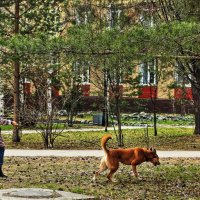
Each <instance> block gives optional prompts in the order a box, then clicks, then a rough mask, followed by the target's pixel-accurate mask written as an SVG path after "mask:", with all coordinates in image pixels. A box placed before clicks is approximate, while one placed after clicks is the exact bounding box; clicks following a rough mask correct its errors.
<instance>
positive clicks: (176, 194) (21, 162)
mask: <svg viewBox="0 0 200 200" xmlns="http://www.w3.org/2000/svg"><path fill="white" fill-rule="evenodd" d="M99 162H100V158H93V157H86V158H56V157H49V158H48V157H46V158H45V157H34V158H30V157H29V158H22V157H6V159H5V165H4V171H5V173H6V174H7V175H8V176H9V178H8V179H6V180H4V179H1V180H0V188H1V189H6V188H13V187H19V188H21V187H41V188H49V189H56V190H64V191H71V192H77V193H82V194H89V195H94V196H96V197H97V199H113V200H115V199H116V200H120V199H185V200H188V199H196V200H197V199H198V197H199V196H200V159H161V165H160V166H158V167H153V166H152V165H150V164H149V163H144V164H142V165H141V166H139V167H138V171H139V173H140V175H141V176H142V180H136V179H135V178H134V177H132V176H131V174H130V172H131V167H130V166H125V165H121V166H120V169H119V170H118V172H117V173H116V177H115V178H116V179H117V180H118V182H117V183H108V181H107V179H106V176H105V175H106V174H105V173H104V174H102V175H101V176H100V177H99V179H98V180H97V181H96V182H93V181H92V177H93V172H94V171H95V170H97V169H98V166H99Z"/></svg>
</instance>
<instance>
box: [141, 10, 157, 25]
mask: <svg viewBox="0 0 200 200" xmlns="http://www.w3.org/2000/svg"><path fill="white" fill-rule="evenodd" d="M139 21H140V23H141V24H142V26H144V27H146V28H149V27H153V26H154V19H153V16H149V15H147V14H145V13H143V14H140V15H139Z"/></svg>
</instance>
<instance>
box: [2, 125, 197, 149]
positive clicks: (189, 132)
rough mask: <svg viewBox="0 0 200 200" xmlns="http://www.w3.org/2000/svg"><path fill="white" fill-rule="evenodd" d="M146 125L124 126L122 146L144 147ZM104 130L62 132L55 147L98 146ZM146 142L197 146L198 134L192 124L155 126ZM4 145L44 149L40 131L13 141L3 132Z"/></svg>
mask: <svg viewBox="0 0 200 200" xmlns="http://www.w3.org/2000/svg"><path fill="white" fill-rule="evenodd" d="M145 132H146V129H144V128H141V129H132V130H123V135H124V148H127V147H147V143H146V138H145ZM108 133H110V134H112V135H113V139H112V140H111V141H109V142H108V146H109V147H110V148H118V145H117V141H116V133H114V131H109V132H108ZM104 134H105V132H104V131H77V132H63V133H62V135H61V136H59V137H58V138H57V139H56V141H55V144H54V149H101V146H100V140H101V137H102V136H103V135H104ZM148 134H149V146H152V147H154V148H157V149H158V150H200V136H197V135H193V129H191V128H183V127H179V128H166V127H165V128H161V127H160V128H158V136H154V135H153V128H149V130H148ZM3 138H4V140H5V143H6V146H7V148H23V149H43V148H44V147H43V141H42V137H41V135H40V134H39V133H30V134H22V136H21V142H20V143H13V142H12V135H11V134H3Z"/></svg>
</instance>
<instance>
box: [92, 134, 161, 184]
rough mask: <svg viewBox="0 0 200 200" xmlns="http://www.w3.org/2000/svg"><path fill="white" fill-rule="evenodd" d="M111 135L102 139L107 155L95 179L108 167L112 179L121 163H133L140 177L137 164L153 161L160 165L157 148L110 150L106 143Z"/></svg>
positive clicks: (135, 173)
mask: <svg viewBox="0 0 200 200" xmlns="http://www.w3.org/2000/svg"><path fill="white" fill-rule="evenodd" d="M111 138H112V136H111V135H105V136H103V137H102V139H101V146H102V148H103V150H104V152H105V156H104V157H103V158H102V159H101V164H100V169H99V171H97V172H96V173H95V175H94V178H93V180H95V179H96V177H97V176H98V175H99V174H100V173H101V172H103V171H105V170H106V169H109V170H110V172H109V174H108V175H107V178H108V180H109V181H111V182H113V181H112V176H113V174H114V173H115V172H116V171H117V169H118V168H119V163H120V162H121V163H123V164H125V165H132V170H133V173H134V175H135V176H136V177H137V178H138V173H137V170H136V166H137V165H139V164H141V163H143V162H151V163H153V164H154V166H156V165H160V162H159V157H158V155H157V154H156V150H155V149H153V150H152V149H150V150H149V149H146V148H138V147H136V148H130V149H112V150H109V149H107V148H106V143H107V141H108V140H109V139H111Z"/></svg>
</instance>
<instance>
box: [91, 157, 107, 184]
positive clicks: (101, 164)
mask: <svg viewBox="0 0 200 200" xmlns="http://www.w3.org/2000/svg"><path fill="white" fill-rule="evenodd" d="M106 169H108V167H107V165H106V158H105V157H103V158H102V159H101V163H100V168H99V170H98V171H97V172H95V174H94V177H93V180H94V181H95V180H96V177H97V176H98V175H99V174H100V173H101V172H103V171H105V170H106Z"/></svg>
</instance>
